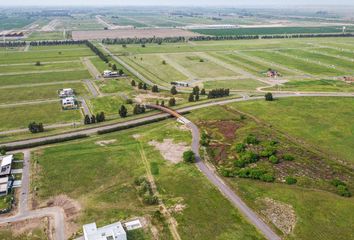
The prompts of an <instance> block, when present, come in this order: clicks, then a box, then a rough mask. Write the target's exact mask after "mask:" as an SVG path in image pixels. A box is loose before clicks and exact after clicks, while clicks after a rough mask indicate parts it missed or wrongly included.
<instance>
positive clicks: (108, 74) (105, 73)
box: [103, 70, 120, 78]
mask: <svg viewBox="0 0 354 240" xmlns="http://www.w3.org/2000/svg"><path fill="white" fill-rule="evenodd" d="M119 76H120V75H119V73H118V72H113V71H111V70H104V71H103V77H104V78H111V77H119Z"/></svg>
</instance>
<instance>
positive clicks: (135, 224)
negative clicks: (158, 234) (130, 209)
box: [124, 219, 143, 231]
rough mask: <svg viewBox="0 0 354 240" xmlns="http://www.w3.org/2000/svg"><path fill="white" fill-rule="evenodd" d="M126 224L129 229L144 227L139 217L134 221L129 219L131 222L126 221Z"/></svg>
mask: <svg viewBox="0 0 354 240" xmlns="http://www.w3.org/2000/svg"><path fill="white" fill-rule="evenodd" d="M124 226H125V228H126V229H127V231H131V230H135V229H138V228H142V227H143V226H142V225H141V223H140V220H139V219H136V220H132V221H129V222H125V223H124Z"/></svg>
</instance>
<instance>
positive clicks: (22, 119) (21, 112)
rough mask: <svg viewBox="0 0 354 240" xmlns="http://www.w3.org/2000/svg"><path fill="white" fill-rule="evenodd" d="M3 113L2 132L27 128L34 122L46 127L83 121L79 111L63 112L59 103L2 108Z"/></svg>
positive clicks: (1, 119)
mask: <svg viewBox="0 0 354 240" xmlns="http://www.w3.org/2000/svg"><path fill="white" fill-rule="evenodd" d="M1 113H2V115H3V116H6V118H0V130H1V131H5V130H9V129H17V128H27V126H28V124H29V123H30V122H32V121H36V122H41V123H43V124H44V125H48V124H54V123H68V122H69V123H70V122H76V121H80V120H81V114H80V111H79V110H67V111H63V110H62V109H61V105H60V103H59V100H58V103H56V102H55V103H41V104H36V105H22V106H16V107H8V108H1Z"/></svg>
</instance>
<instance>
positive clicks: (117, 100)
mask: <svg viewBox="0 0 354 240" xmlns="http://www.w3.org/2000/svg"><path fill="white" fill-rule="evenodd" d="M90 102H91V109H92V111H93V112H94V113H99V112H104V113H105V114H106V115H118V110H119V108H120V106H121V105H125V106H126V108H127V109H128V112H129V114H132V109H133V106H132V105H130V104H126V103H125V100H124V99H123V98H122V97H120V96H106V97H100V98H93V99H91V100H90Z"/></svg>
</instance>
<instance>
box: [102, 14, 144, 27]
mask: <svg viewBox="0 0 354 240" xmlns="http://www.w3.org/2000/svg"><path fill="white" fill-rule="evenodd" d="M105 19H107V20H108V22H111V23H113V24H114V25H118V26H134V27H148V25H146V24H144V23H142V22H138V21H136V20H134V18H132V17H124V16H119V17H114V16H110V17H106V18H105Z"/></svg>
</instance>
